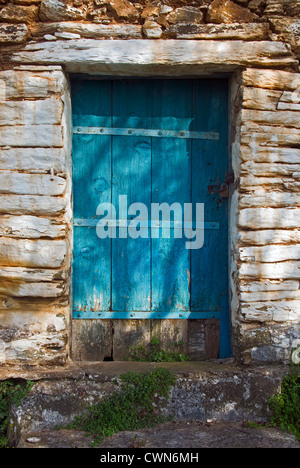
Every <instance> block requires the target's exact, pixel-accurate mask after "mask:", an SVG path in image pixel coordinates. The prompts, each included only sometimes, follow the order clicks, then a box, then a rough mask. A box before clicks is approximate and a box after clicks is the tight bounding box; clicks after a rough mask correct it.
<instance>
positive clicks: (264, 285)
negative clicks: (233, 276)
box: [239, 280, 300, 293]
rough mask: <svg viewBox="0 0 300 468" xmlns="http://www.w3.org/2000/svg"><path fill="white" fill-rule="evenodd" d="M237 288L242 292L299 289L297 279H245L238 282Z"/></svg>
mask: <svg viewBox="0 0 300 468" xmlns="http://www.w3.org/2000/svg"><path fill="white" fill-rule="evenodd" d="M239 290H240V291H242V292H253V293H256V292H261V291H263V292H269V291H285V292H286V291H290V292H291V291H300V290H299V281H296V280H293V281H276V280H264V281H253V280H252V281H250V282H249V281H245V280H242V281H240V282H239Z"/></svg>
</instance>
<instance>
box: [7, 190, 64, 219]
mask: <svg viewBox="0 0 300 468" xmlns="http://www.w3.org/2000/svg"><path fill="white" fill-rule="evenodd" d="M66 204H67V199H66V198H64V197H49V196H38V195H1V194H0V213H3V214H18V215H41V216H47V215H49V216H58V215H59V214H61V213H62V212H63V211H64V210H65V208H66Z"/></svg>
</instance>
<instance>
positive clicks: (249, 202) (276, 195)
mask: <svg viewBox="0 0 300 468" xmlns="http://www.w3.org/2000/svg"><path fill="white" fill-rule="evenodd" d="M250 190H251V192H252V193H251V194H241V197H240V208H255V207H257V208H262V207H266V208H268V207H270V208H283V207H295V206H299V205H300V194H299V193H288V192H279V191H274V190H270V191H267V190H261V189H258V190H255V189H254V187H252V189H251V188H250ZM253 192H254V193H253Z"/></svg>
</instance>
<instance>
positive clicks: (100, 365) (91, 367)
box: [0, 358, 288, 381]
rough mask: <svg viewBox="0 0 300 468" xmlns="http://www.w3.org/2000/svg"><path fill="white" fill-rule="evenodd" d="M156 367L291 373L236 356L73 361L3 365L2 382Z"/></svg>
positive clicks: (186, 372)
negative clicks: (245, 362) (244, 361)
mask: <svg viewBox="0 0 300 468" xmlns="http://www.w3.org/2000/svg"><path fill="white" fill-rule="evenodd" d="M156 367H162V368H167V369H169V370H171V371H173V372H174V373H175V374H176V375H181V376H184V377H189V376H190V377H194V378H196V377H200V376H201V375H204V374H216V375H218V374H219V373H221V374H223V373H225V374H228V375H230V374H236V373H238V374H241V373H242V374H245V375H247V373H257V374H262V375H270V374H273V373H275V374H277V373H279V374H280V375H283V374H284V373H287V372H288V366H287V365H279V364H261V365H258V364H255V365H239V364H237V363H236V362H235V361H234V360H233V359H232V358H230V359H220V360H219V359H218V360H217V359H216V360H206V361H186V362H171V363H170V362H161V363H155V362H133V361H108V362H105V361H100V362H96V361H95V362H94V361H93V362H90V361H69V362H68V363H67V364H66V365H65V366H57V367H43V366H36V367H35V366H28V367H27V366H23V367H17V366H9V367H4V366H0V381H3V380H7V379H22V380H32V381H39V380H60V379H67V380H84V379H86V378H89V379H96V380H98V381H101V380H103V381H108V380H110V379H114V378H116V377H118V376H119V375H120V374H124V373H126V372H130V371H133V372H149V371H151V370H152V369H154V368H156Z"/></svg>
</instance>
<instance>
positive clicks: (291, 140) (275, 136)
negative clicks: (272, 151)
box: [241, 123, 300, 153]
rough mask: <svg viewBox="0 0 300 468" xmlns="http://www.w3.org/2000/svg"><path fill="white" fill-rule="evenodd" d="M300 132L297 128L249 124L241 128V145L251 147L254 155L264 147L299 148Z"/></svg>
mask: <svg viewBox="0 0 300 468" xmlns="http://www.w3.org/2000/svg"><path fill="white" fill-rule="evenodd" d="M299 137H300V131H299V130H298V129H296V128H286V127H279V126H278V127H273V128H270V127H268V126H264V125H258V124H254V125H253V127H252V128H251V125H249V123H247V126H245V125H244V126H242V127H241V144H242V145H249V146H250V148H251V150H252V151H253V153H255V151H256V150H257V148H258V147H259V146H262V147H266V148H267V147H268V146H270V147H276V146H281V147H287V148H288V147H293V148H294V147H297V145H298V143H299Z"/></svg>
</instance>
